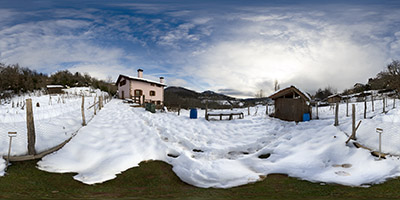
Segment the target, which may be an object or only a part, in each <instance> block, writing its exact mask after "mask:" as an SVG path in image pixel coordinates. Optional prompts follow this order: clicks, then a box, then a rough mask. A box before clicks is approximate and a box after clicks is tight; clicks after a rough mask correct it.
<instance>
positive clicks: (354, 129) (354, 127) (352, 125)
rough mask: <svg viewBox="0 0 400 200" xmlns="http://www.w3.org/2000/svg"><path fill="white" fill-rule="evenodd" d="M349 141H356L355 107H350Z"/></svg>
mask: <svg viewBox="0 0 400 200" xmlns="http://www.w3.org/2000/svg"><path fill="white" fill-rule="evenodd" d="M351 108H352V109H351V137H350V138H351V139H353V140H355V139H356V105H354V104H352V105H351Z"/></svg>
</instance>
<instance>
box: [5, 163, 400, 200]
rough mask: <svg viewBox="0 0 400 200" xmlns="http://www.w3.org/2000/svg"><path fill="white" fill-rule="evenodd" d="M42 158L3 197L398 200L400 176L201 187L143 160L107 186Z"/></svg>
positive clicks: (271, 179) (19, 169) (15, 177)
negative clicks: (362, 184) (357, 184)
mask: <svg viewBox="0 0 400 200" xmlns="http://www.w3.org/2000/svg"><path fill="white" fill-rule="evenodd" d="M36 162H37V161H27V162H14V163H13V165H12V166H10V167H9V169H8V171H7V174H6V176H4V177H0V199H4V198H14V199H17V198H18V199H27V198H35V199H39V198H40V199H357V200H360V199H398V198H399V197H400V191H399V189H398V188H400V180H399V179H393V180H389V181H387V182H385V183H384V184H380V185H374V186H372V187H370V188H354V187H346V186H341V185H320V184H318V183H310V182H308V181H302V180H297V179H295V178H290V177H287V176H285V175H269V176H268V177H267V178H266V179H265V180H264V181H261V182H257V183H254V184H248V185H244V186H240V187H235V188H230V189H213V188H210V189H204V188H196V187H194V186H191V185H188V184H185V183H183V182H182V181H180V179H179V178H178V177H177V176H176V175H175V174H174V173H173V171H172V168H171V166H170V165H168V164H166V163H164V162H159V161H152V162H147V163H141V164H140V167H135V168H132V169H129V170H127V171H125V172H124V173H122V174H120V175H118V177H117V178H116V179H114V180H110V181H107V182H105V183H102V184H96V185H85V184H83V183H80V182H78V181H75V180H73V178H72V176H73V174H57V173H47V172H44V171H41V170H38V169H37V168H36Z"/></svg>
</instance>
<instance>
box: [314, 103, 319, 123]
mask: <svg viewBox="0 0 400 200" xmlns="http://www.w3.org/2000/svg"><path fill="white" fill-rule="evenodd" d="M318 103H319V102H317V103H316V104H315V105H316V108H317V119H319V116H318Z"/></svg>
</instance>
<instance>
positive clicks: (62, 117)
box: [0, 87, 105, 175]
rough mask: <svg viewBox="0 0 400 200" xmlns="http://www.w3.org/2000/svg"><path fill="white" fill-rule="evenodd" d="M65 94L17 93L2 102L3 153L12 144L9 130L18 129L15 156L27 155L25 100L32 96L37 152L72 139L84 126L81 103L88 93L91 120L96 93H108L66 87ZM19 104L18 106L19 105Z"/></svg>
mask: <svg viewBox="0 0 400 200" xmlns="http://www.w3.org/2000/svg"><path fill="white" fill-rule="evenodd" d="M64 92H65V94H63V95H51V96H49V95H41V94H40V92H35V93H32V94H26V95H24V96H17V97H14V98H13V99H11V100H10V101H9V102H8V103H4V102H3V103H2V104H0V133H1V134H0V155H7V153H8V146H9V137H8V134H7V133H8V132H17V136H16V137H13V140H12V148H11V154H10V155H11V156H19V155H26V154H27V151H28V150H27V134H26V133H27V126H26V109H25V108H26V106H25V105H24V104H25V100H26V99H28V98H31V99H32V104H33V105H32V106H33V115H34V125H35V133H36V134H35V135H36V145H35V147H36V151H37V152H39V153H40V152H42V151H45V150H47V149H50V148H52V147H54V146H56V145H58V144H60V143H62V142H63V141H65V140H66V139H68V138H70V137H71V136H72V135H73V134H75V133H76V132H77V130H78V129H79V128H81V126H82V114H81V105H82V97H81V96H80V95H84V96H85V118H86V120H87V121H89V120H90V119H91V118H92V117H93V115H94V110H93V108H92V109H90V110H87V108H88V107H89V106H90V105H93V102H94V98H95V97H96V96H100V95H105V93H102V92H101V91H100V90H93V89H90V88H87V87H82V88H71V89H65V90H64ZM17 105H18V106H17ZM3 161H4V160H3V159H1V158H0V175H1V174H2V173H3V172H4V171H3V170H1V169H3V168H4V167H5V164H3Z"/></svg>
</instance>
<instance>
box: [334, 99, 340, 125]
mask: <svg viewBox="0 0 400 200" xmlns="http://www.w3.org/2000/svg"><path fill="white" fill-rule="evenodd" d="M334 125H335V126H338V125H339V102H336V106H335V124H334Z"/></svg>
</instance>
